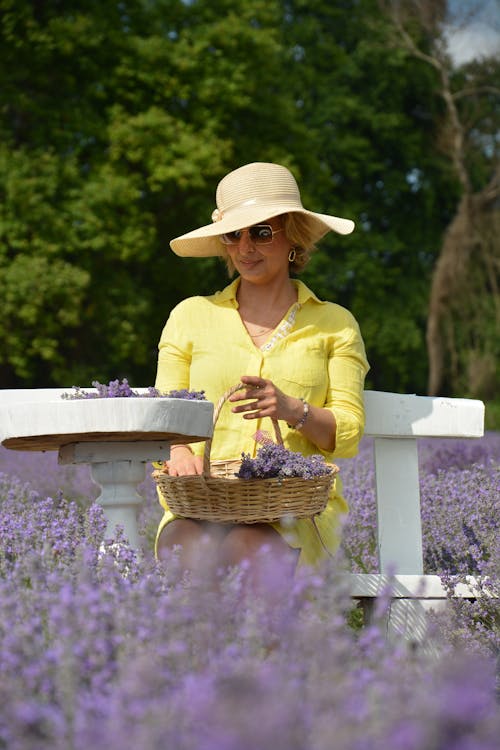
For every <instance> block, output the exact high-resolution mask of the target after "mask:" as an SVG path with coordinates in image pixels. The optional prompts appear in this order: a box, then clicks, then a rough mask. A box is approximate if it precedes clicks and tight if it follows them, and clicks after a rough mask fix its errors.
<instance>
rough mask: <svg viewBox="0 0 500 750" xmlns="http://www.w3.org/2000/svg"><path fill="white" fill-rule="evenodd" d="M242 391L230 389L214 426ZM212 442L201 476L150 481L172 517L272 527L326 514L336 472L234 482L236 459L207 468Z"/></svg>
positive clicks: (161, 477)
mask: <svg viewBox="0 0 500 750" xmlns="http://www.w3.org/2000/svg"><path fill="white" fill-rule="evenodd" d="M242 388H244V386H243V385H241V383H239V384H238V385H236V386H233V387H232V388H231V389H230V390H229V391H227V393H225V394H224V395H223V396H222V398H221V399H220V400H219V402H218V404H217V405H216V407H215V411H214V427H215V424H216V422H217V419H218V417H219V414H220V411H221V409H222V406H223V405H224V403H225V402H226V401H227V399H228V398H229V396H231V394H233V393H235V392H236V391H238V390H241V389H242ZM272 422H273V428H274V432H275V436H276V441H277V442H278V443H279V444H281V445H282V444H283V439H282V437H281V431H280V429H279V425H278V422H276V421H275V420H272ZM211 446H212V439H211V438H210V439H209V440H207V441H206V443H205V454H204V459H203V473H202V474H201V475H196V476H182V477H173V476H169V475H168V474H167V473H165V471H161V470H158V471H155V472H153V477H154V479H155V481H156V482H157V484H158V487H159V488H160V490H161V492H162V495H163V496H164V498H165V500H166V502H167V503H168V506H169V508H170V510H171V511H172V513H173V514H174V515H176V516H181V517H184V518H194V519H197V520H202V521H211V522H213V523H235V524H243V523H273V522H276V521H279V520H280V519H282V518H287V517H288V518H291V519H292V518H293V519H296V518H310V517H311V516H315V515H316V514H317V513H321V511H323V510H324V509H325V506H326V503H327V502H328V496H329V493H330V489H331V486H332V483H333V480H334V477H335V474H336V473H337V472H338V467H337V466H335V465H333V464H330V465H329V467H330V468H331V470H332V471H331V473H329V474H325V475H323V476H320V477H315V478H314V479H302V478H298V477H297V478H295V477H293V478H290V479H280V478H272V479H238V478H237V477H235V476H234V474H235V472H236V471H238V469H239V466H240V463H241V462H240V460H236V459H235V460H231V461H214V462H213V463H210V450H211Z"/></svg>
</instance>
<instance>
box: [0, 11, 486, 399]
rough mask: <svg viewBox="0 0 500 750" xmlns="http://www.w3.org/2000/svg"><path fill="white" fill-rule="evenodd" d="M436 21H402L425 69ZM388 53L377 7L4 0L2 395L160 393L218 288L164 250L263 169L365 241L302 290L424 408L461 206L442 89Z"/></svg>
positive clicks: (478, 129)
mask: <svg viewBox="0 0 500 750" xmlns="http://www.w3.org/2000/svg"><path fill="white" fill-rule="evenodd" d="M409 5H410V6H411V5H412V4H411V3H409ZM441 5H444V4H441ZM429 7H430V6H429ZM435 8H437V6H436V5H435ZM386 11H387V8H386ZM443 12H444V9H443V7H441V10H440V13H443ZM436 13H437V10H436ZM441 17H442V16H440V15H439V13H437V18H436V17H433V18H432V19H431V20H432V24H433V26H432V28H433V31H432V33H430V31H429V23H430V21H429V19H428V18H427V17H426V18H422V16H418V14H413V15H411V14H410V15H409V16H408V15H407V16H406V17H405V18H406V21H408V20H409V22H410V25H409V31H408V33H410V38H411V39H412V40H413V42H414V44H415V45H416V46H417V48H418V49H419V50H421V51H422V52H423V53H425V54H429V55H431V54H433V53H434V49H435V48H434V47H433V46H432V45H433V44H435V42H436V39H437V40H439V39H440V38H441V37H440V36H439V34H440V27H439V23H438V22H439V20H440V18H441ZM426 24H427V25H426ZM405 29H407V30H408V26H405ZM396 36H397V35H396ZM396 36H395V34H394V19H393V18H392V17H391V14H390V13H388V12H385V13H381V12H380V5H379V2H378V1H377V0H356V1H355V0H336V2H333V3H331V2H327V1H326V0H232V2H229V1H228V0H191V1H190V2H187V1H183V0H122V1H121V2H120V3H100V2H96V0H87V1H86V2H82V0H64V2H63V1H62V0H45V1H44V2H43V3H42V2H37V0H18V1H17V2H16V3H14V2H12V0H0V50H1V53H2V54H1V55H0V136H1V138H0V197H1V201H0V298H1V299H2V300H3V304H2V310H3V315H2V322H1V324H0V385H1V386H3V387H5V386H9V385H26V386H27V385H36V386H41V385H52V384H57V385H60V384H65V383H66V384H68V385H69V384H82V385H84V384H89V383H90V381H91V380H93V379H99V380H101V381H105V380H107V379H111V378H116V377H124V376H127V377H128V378H129V379H130V380H131V382H135V383H136V384H147V383H151V382H152V381H153V379H154V374H155V369H156V345H157V341H158V338H159V335H160V332H161V328H162V326H163V324H164V321H165V319H166V317H167V315H168V312H169V310H170V309H171V308H172V307H173V305H174V304H176V303H177V302H178V301H179V300H180V299H181V298H183V297H185V296H188V295H191V294H199V293H208V292H211V291H213V290H214V289H217V288H221V287H222V286H223V285H224V284H225V282H226V279H225V271H224V270H223V267H222V265H221V264H220V263H219V262H218V261H217V260H216V259H203V260H201V259H200V260H186V259H179V258H177V257H176V256H175V255H174V254H173V253H171V251H170V250H169V247H168V242H169V240H170V239H171V238H172V237H174V236H177V235H179V234H181V233H182V232H184V231H187V230H189V229H191V228H193V227H195V226H197V225H200V224H204V223H208V222H209V221H210V215H211V212H212V210H213V208H214V190H215V185H216V183H217V181H218V180H219V179H220V178H221V177H222V176H223V174H225V173H226V172H227V171H228V170H230V169H233V168H235V167H237V166H240V165H241V164H243V163H245V162H249V161H254V160H255V161H257V160H273V161H278V162H281V163H283V164H286V165H287V166H289V167H290V168H292V170H293V171H294V173H295V174H296V176H297V178H298V180H299V183H300V185H301V188H302V193H303V200H304V203H305V205H306V206H307V207H310V208H311V209H313V210H318V211H321V212H325V213H332V214H336V215H340V216H349V217H351V218H353V219H355V221H356V223H357V231H356V232H355V233H354V234H353V235H351V236H350V237H348V238H340V237H337V236H333V235H332V236H329V237H328V238H327V239H326V240H325V241H324V242H322V243H321V245H320V248H319V249H318V251H317V253H316V254H315V255H314V256H313V261H312V263H311V265H310V267H309V268H308V270H307V273H306V276H305V280H306V281H307V282H308V283H310V284H311V286H313V287H314V288H315V290H316V291H317V292H318V293H319V294H320V295H322V296H324V297H326V298H328V299H333V300H336V301H339V302H340V303H341V304H345V305H346V306H348V307H349V308H350V309H351V310H352V311H353V312H354V314H355V315H356V317H357V318H358V320H359V322H360V324H361V327H362V330H363V334H364V337H365V340H366V344H367V350H368V355H369V359H370V361H371V363H372V371H371V373H370V376H369V377H370V381H369V382H370V383H371V385H372V386H374V387H377V388H380V389H385V390H414V391H417V392H422V391H425V389H426V381H427V364H426V360H427V358H426V343H425V335H426V319H427V310H428V300H429V291H430V280H431V275H432V271H433V268H434V264H435V260H436V258H437V257H438V256H439V251H440V247H441V240H442V236H443V233H444V232H445V230H446V227H447V226H448V225H449V224H450V222H451V221H452V219H453V217H454V215H455V213H456V209H457V205H458V203H459V201H460V197H461V195H462V193H463V186H462V185H461V183H460V179H458V178H457V173H456V170H455V168H454V165H453V162H452V160H451V159H450V154H449V152H447V151H446V148H443V139H444V140H446V138H445V135H446V127H447V124H446V123H447V110H446V106H445V103H444V102H443V96H442V87H441V84H440V80H439V76H438V75H437V72H436V69H435V67H433V66H432V65H429V64H428V63H427V62H426V61H425V60H423V59H421V58H420V59H419V58H418V56H415V55H414V54H412V53H411V50H409V49H408V46H407V45H405V44H404V43H402V42H401V39H399V41H398V40H397V39H396ZM488 65H489V66H490V68H491V70H490V68H488ZM495 71H496V68H495V67H494V63H493V62H492V61H489V62H486V61H485V62H477V63H475V64H474V65H473V66H471V67H469V68H468V69H463V70H458V71H456V72H455V73H454V75H456V76H457V80H458V78H459V77H460V76H461V77H462V89H466V88H467V87H468V86H470V84H471V81H472V82H473V83H474V85H475V86H476V84H477V85H479V82H481V85H483V86H486V85H488V82H490V81H491V80H492V76H493V75H494V73H495ZM476 88H477V86H476ZM483 94H484V95H483ZM483 94H481V96H479V94H478V95H477V96H476V97H463V100H462V101H461V103H460V106H462V105H463V111H464V116H465V114H467V113H468V115H469V118H470V120H471V122H472V121H473V122H474V125H473V126H471V127H470V128H469V131H468V133H469V136H468V137H469V139H470V143H471V148H470V149H469V150H468V152H467V170H468V174H470V179H471V184H472V185H473V186H474V187H473V189H474V190H475V191H476V192H477V191H478V190H480V189H481V188H482V186H484V184H485V182H486V181H487V179H488V175H490V170H489V166H488V163H487V161H488V160H487V159H486V158H485V156H484V152H485V150H486V151H487V150H488V148H489V149H491V144H492V143H495V135H496V134H495V128H496V127H497V120H496V119H495V117H496V114H495V112H497V110H496V109H495V107H496V106H497V105H496V104H495V99H494V94H493V93H491V92H490V93H486V92H483ZM496 132H498V130H497V131H496ZM485 139H486V140H488V139H489V140H488V146H487V148H486V146H485V143H486V140H485ZM495 148H496V146H495ZM488 236H489V237H490V240H489V241H490V242H491V243H492V246H494V247H495V246H496V238H495V236H494V235H493V234H492V232H491V231H490V232H489V235H488ZM493 255H494V253H493V254H492V253H489V254H488V258H490V257H493ZM495 273H496V271H493V276H490V284H493V286H494V284H495V283H496V281H495V279H496V275H495ZM481 278H483V277H481ZM475 283H476V284H477V285H479V286H478V288H479V287H481V284H482V282H481V281H479V280H477V281H476V282H475ZM483 286H484V285H483ZM481 288H483V287H481ZM497 291H498V289H497ZM463 293H464V294H466V295H470V294H471V287H467V288H465V290H464V292H463ZM488 299H489V300H490V302H491V300H492V299H493V297H492V296H491V295H490V296H489V297H488ZM488 304H489V303H488ZM450 309H451V308H450ZM484 314H485V315H487V316H488V319H490V314H491V305H490V307H488V309H487V310H486V309H485V312H484ZM472 328H473V329H474V330H472V329H471V331H470V332H469V333H467V331H466V330H465V328H463V326H462V328H461V329H460V331H461V332H460V335H458V333H457V335H456V337H455V344H454V346H455V350H456V351H457V352H460V356H459V357H458V360H457V363H456V368H457V370H458V371H459V372H463V371H464V367H463V363H462V359H460V357H461V356H462V353H463V352H464V351H465V350H466V349H467V347H468V348H469V350H470V346H471V345H470V342H469V343H465V342H466V339H467V341H469V339H470V338H471V337H472V338H474V337H476V338H475V340H476V341H477V327H474V326H473V327H472ZM490 328H493V324H492V326H490ZM486 339H487V340H486ZM486 339H485V343H484V346H482V348H483V350H484V351H485V352H486V354H488V353H489V354H488V356H490V355H491V352H490V349H491V347H490V343H488V342H490V341H491V337H490V336H487V337H486ZM488 347H490V348H488ZM485 356H486V355H485ZM446 372H447V376H446V378H447V379H446V378H445V383H444V387H445V388H448V389H451V388H453V387H455V388H461V389H465V390H467V389H469V390H470V389H471V385H470V379H469V381H468V380H467V378H465V380H462V381H459V380H457V379H456V378H454V376H453V368H452V367H451V365H450V366H449V367H448V370H447V371H446Z"/></svg>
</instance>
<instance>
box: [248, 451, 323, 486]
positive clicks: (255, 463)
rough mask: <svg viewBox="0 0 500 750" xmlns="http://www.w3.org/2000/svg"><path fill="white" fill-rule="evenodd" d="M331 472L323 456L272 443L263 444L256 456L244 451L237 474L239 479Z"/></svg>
mask: <svg viewBox="0 0 500 750" xmlns="http://www.w3.org/2000/svg"><path fill="white" fill-rule="evenodd" d="M331 472H332V468H331V467H330V466H328V464H327V463H326V462H325V459H324V458H323V456H320V455H317V454H315V455H313V456H303V455H302V453H296V452H294V451H290V450H287V449H286V448H285V447H284V446H283V445H277V444H276V443H271V444H268V445H264V446H262V448H260V449H259V451H258V453H257V455H256V456H255V458H251V457H250V454H249V453H242V461H241V466H240V468H239V470H238V472H237V474H236V476H237V477H238V478H239V479H271V478H273V477H279V478H281V479H289V478H291V477H300V478H302V479H314V478H315V477H321V476H324V475H325V474H331Z"/></svg>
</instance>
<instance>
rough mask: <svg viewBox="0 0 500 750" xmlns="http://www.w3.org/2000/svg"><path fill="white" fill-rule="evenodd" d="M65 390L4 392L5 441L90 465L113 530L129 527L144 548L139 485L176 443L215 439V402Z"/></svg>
mask: <svg viewBox="0 0 500 750" xmlns="http://www.w3.org/2000/svg"><path fill="white" fill-rule="evenodd" d="M62 392H63V390H62V389H33V390H26V391H23V390H15V391H12V390H11V391H3V392H0V393H1V394H2V397H1V398H0V442H1V443H2V445H3V446H4V447H6V448H10V449H12V450H22V451H30V450H33V451H48V450H57V451H58V452H59V463H61V464H68V463H88V464H90V467H91V473H92V478H93V479H94V481H95V482H96V483H97V484H98V485H99V486H100V488H101V493H100V495H99V497H98V498H97V501H98V502H99V503H100V504H101V505H102V506H103V509H104V513H105V515H106V518H107V521H108V529H109V531H110V532H111V533H112V532H113V530H114V527H115V526H116V525H118V524H119V525H121V526H122V527H123V529H124V532H125V536H126V537H127V538H128V540H129V543H130V544H131V545H132V546H133V547H138V546H139V537H138V530H137V509H138V506H139V504H140V503H141V502H142V498H141V496H140V495H139V494H138V493H137V490H136V487H137V485H138V484H140V483H141V482H142V481H143V480H144V478H145V474H146V463H148V462H149V461H164V460H166V459H168V458H169V456H170V445H171V443H183V442H184V443H188V442H189V443H191V442H197V441H199V440H206V439H207V437H210V436H211V434H212V430H213V404H212V403H210V402H208V401H197V400H190V399H180V398H138V397H131V398H92V399H62V398H61V393H62ZM65 392H68V390H67V389H66V391H65Z"/></svg>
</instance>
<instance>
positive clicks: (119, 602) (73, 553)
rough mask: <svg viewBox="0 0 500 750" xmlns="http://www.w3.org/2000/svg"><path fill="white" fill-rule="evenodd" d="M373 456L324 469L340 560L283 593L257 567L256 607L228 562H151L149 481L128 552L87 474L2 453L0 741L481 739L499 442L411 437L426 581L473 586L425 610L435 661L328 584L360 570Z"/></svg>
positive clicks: (39, 745) (496, 634)
mask: <svg viewBox="0 0 500 750" xmlns="http://www.w3.org/2000/svg"><path fill="white" fill-rule="evenodd" d="M371 447H372V446H371V443H370V441H369V440H364V441H363V443H362V446H361V451H360V454H359V456H358V457H357V458H356V459H353V460H351V461H343V462H340V463H341V472H342V477H343V481H344V486H345V491H346V496H347V498H348V500H349V503H350V506H351V514H350V516H349V520H348V522H347V523H346V526H345V529H344V544H343V550H342V553H341V554H339V558H338V560H336V561H334V562H331V563H329V564H328V565H327V566H325V567H324V569H322V570H320V571H317V572H315V573H314V574H307V575H306V574H305V573H304V574H301V575H299V576H297V579H296V582H295V586H294V589H293V591H291V592H289V591H288V590H286V589H285V587H284V585H283V582H282V580H281V576H280V571H279V570H276V569H275V568H273V569H271V568H270V569H269V576H268V587H269V592H270V594H271V597H266V601H265V602H264V601H263V600H260V599H259V600H256V599H255V598H253V599H252V598H249V597H248V596H247V595H246V593H245V588H244V585H243V584H244V582H245V575H246V573H245V569H242V570H235V571H232V572H231V573H230V574H225V575H222V573H221V579H220V582H219V583H220V586H219V590H218V592H217V593H216V592H215V591H214V590H213V588H212V587H209V586H207V585H206V581H203V580H202V579H194V578H189V577H187V576H185V575H181V573H180V571H179V570H178V567H177V561H176V559H175V556H172V559H171V561H170V562H169V564H168V565H165V566H164V567H163V568H159V567H158V566H157V565H156V563H155V561H154V558H153V555H152V545H153V538H154V532H155V529H156V524H157V522H158V520H159V517H160V508H159V506H158V505H157V502H156V498H155V492H154V486H153V483H152V481H151V480H150V479H148V480H147V481H146V482H145V483H144V484H143V485H142V487H141V488H140V491H141V494H142V495H143V496H144V504H143V509H142V511H141V519H140V524H141V538H142V546H143V549H142V554H141V555H140V556H137V555H136V554H135V553H134V552H133V551H132V550H130V549H129V548H128V547H127V546H126V545H113V540H105V539H104V522H103V517H102V513H101V510H100V508H99V507H98V506H97V505H95V504H94V503H93V500H94V499H95V497H96V494H97V492H96V487H95V486H94V485H93V484H92V482H91V480H90V477H89V472H88V470H87V469H86V467H82V466H78V467H59V466H58V465H57V460H56V455H55V454H52V453H48V454H37V453H20V452H14V451H7V450H5V449H0V503H1V513H0V607H1V614H0V748H8V750H45V748H47V749H48V748H50V749H51V750H69V749H71V750H84V749H85V750H87V748H93V750H95V749H98V748H107V750H115V749H116V750H118V748H120V750H122V748H140V749H141V750H142V749H143V748H144V749H145V750H149V748H151V749H152V750H156V748H158V750H160V748H161V750H164V748H168V749H169V750H267V749H268V748H272V750H332V749H335V750H348V749H349V750H365V749H366V750H379V749H380V750H382V748H383V749H384V750H387V749H388V748H390V749H391V750H392V749H394V750H420V749H421V748H425V750H452V749H453V750H494V749H495V750H496V748H497V747H498V737H499V736H500V713H499V706H498V696H499V692H500V691H499V676H498V667H499V663H500V657H499V654H500V613H499V609H498V599H495V597H494V596H491V594H492V593H493V594H495V593H496V595H498V593H499V585H498V581H499V579H500V541H499V534H498V527H499V516H500V434H499V433H489V434H487V435H486V437H485V438H483V439H482V440H479V441H444V440H443V441H425V440H422V441H421V443H420V445H419V453H420V461H421V477H422V480H421V495H422V518H423V532H424V553H425V568H426V572H429V573H440V574H442V575H443V576H445V580H448V577H450V576H451V577H452V578H451V579H450V580H454V579H453V577H454V576H464V575H467V574H474V575H475V576H481V577H482V580H484V581H485V584H484V589H485V591H484V594H483V595H481V596H479V598H478V599H477V600H476V601H475V602H469V601H462V602H458V601H455V602H453V603H450V606H449V608H448V611H447V612H446V613H445V614H444V615H441V616H439V617H436V618H434V620H433V622H432V623H431V632H432V637H433V638H434V639H435V641H436V643H438V644H439V653H440V656H439V658H438V659H436V658H430V657H429V656H427V655H426V653H425V652H422V651H419V650H418V649H417V650H413V649H408V648H407V647H406V646H405V645H404V643H403V642H401V643H392V644H389V643H387V642H386V640H385V639H384V633H383V614H384V608H385V606H386V604H387V602H386V601H384V600H383V599H382V600H381V601H380V602H379V606H378V608H377V616H376V618H375V621H374V622H373V623H372V624H370V625H369V626H368V625H367V626H365V627H362V628H359V627H358V626H357V624H356V623H357V622H358V618H357V617H356V616H355V615H356V613H354V612H353V611H352V603H351V600H350V599H349V597H348V596H347V592H346V590H345V583H344V581H345V579H344V578H342V577H341V576H340V575H339V573H340V572H341V571H343V570H345V569H346V568H347V569H350V570H352V571H357V572H372V571H376V569H377V562H376V555H375V536H374V525H375V500H374V484H373V479H374V477H373V464H372V459H371ZM118 540H119V536H118ZM284 592H286V593H284ZM269 598H272V600H273V602H274V604H273V606H269V601H268V599H269Z"/></svg>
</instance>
